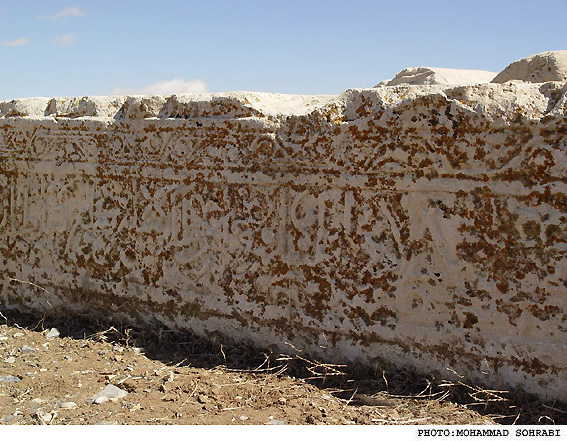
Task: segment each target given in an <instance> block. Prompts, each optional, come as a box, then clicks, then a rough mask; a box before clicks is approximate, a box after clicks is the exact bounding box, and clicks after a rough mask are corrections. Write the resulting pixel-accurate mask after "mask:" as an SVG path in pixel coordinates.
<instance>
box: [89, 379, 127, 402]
mask: <svg viewBox="0 0 567 441" xmlns="http://www.w3.org/2000/svg"><path fill="white" fill-rule="evenodd" d="M126 395H128V392H126V391H125V390H122V389H120V388H119V387H116V386H114V385H113V384H109V385H108V386H106V387H105V388H104V390H103V391H102V392H99V393H98V394H96V395H93V396H92V397H91V398H90V402H91V403H96V404H101V401H100V400H99V399H100V398H106V399H105V400H104V401H102V403H104V402H105V401H108V400H110V399H113V398H114V399H118V398H124V397H125V396H126ZM97 400H99V401H97Z"/></svg>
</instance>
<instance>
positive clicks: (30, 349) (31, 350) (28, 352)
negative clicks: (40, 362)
mask: <svg viewBox="0 0 567 441" xmlns="http://www.w3.org/2000/svg"><path fill="white" fill-rule="evenodd" d="M22 352H25V353H27V354H33V353H34V352H35V349H32V348H30V347H29V346H28V345H23V346H22Z"/></svg>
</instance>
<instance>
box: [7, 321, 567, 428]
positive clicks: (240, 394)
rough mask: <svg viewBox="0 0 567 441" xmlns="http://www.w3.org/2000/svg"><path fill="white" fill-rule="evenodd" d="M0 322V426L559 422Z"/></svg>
mask: <svg viewBox="0 0 567 441" xmlns="http://www.w3.org/2000/svg"><path fill="white" fill-rule="evenodd" d="M0 323H3V324H1V325H0V423H2V424H498V423H508V424H509V423H513V422H521V423H524V424H531V423H553V422H556V423H563V424H565V422H566V420H565V418H564V417H565V416H566V415H567V413H565V412H566V409H565V407H560V406H558V405H557V404H554V403H547V404H545V403H536V402H533V401H531V402H530V401H529V400H527V399H526V398H525V397H524V398H518V397H514V398H509V397H506V396H505V394H501V393H500V394H498V393H492V392H489V391H484V390H482V389H481V388H477V387H475V386H472V385H466V384H460V385H454V384H448V383H444V382H442V381H437V380H435V379H433V378H422V377H417V376H415V375H413V374H410V373H406V372H386V371H380V372H378V371H376V370H375V371H373V372H369V371H364V372H362V371H361V370H360V369H358V370H357V369H354V368H353V367H349V366H336V365H327V364H322V363H318V362H317V361H315V360H312V359H309V358H307V357H303V356H301V355H295V356H283V355H277V354H270V353H265V352H262V351H258V350H257V349H254V348H251V347H247V346H234V345H228V344H227V345H223V344H221V343H220V342H219V341H203V340H201V339H199V338H197V337H195V336H193V335H190V334H183V333H179V332H174V331H170V330H166V329H160V328H156V329H154V330H152V332H151V333H148V332H146V331H144V332H141V331H136V330H133V329H131V328H121V327H119V326H116V325H115V326H112V325H111V324H108V323H107V324H104V325H103V324H101V323H93V322H90V321H86V320H84V319H82V318H67V319H65V320H53V319H49V318H45V317H44V318H41V317H40V318H38V317H33V316H29V315H22V314H14V313H8V312H6V311H4V312H3V313H2V314H1V315H0Z"/></svg>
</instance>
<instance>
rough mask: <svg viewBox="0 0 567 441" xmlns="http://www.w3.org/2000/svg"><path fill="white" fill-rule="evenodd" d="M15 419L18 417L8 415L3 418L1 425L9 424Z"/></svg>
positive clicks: (0, 421)
mask: <svg viewBox="0 0 567 441" xmlns="http://www.w3.org/2000/svg"><path fill="white" fill-rule="evenodd" d="M14 418H16V415H8V416H6V417H4V418H2V419H1V420H0V423H9V422H10V421H12V420H13V419H14Z"/></svg>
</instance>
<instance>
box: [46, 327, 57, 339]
mask: <svg viewBox="0 0 567 441" xmlns="http://www.w3.org/2000/svg"><path fill="white" fill-rule="evenodd" d="M45 337H46V338H55V337H59V331H58V329H57V328H51V330H50V331H49V332H48V333H47V335H46V336H45Z"/></svg>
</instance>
